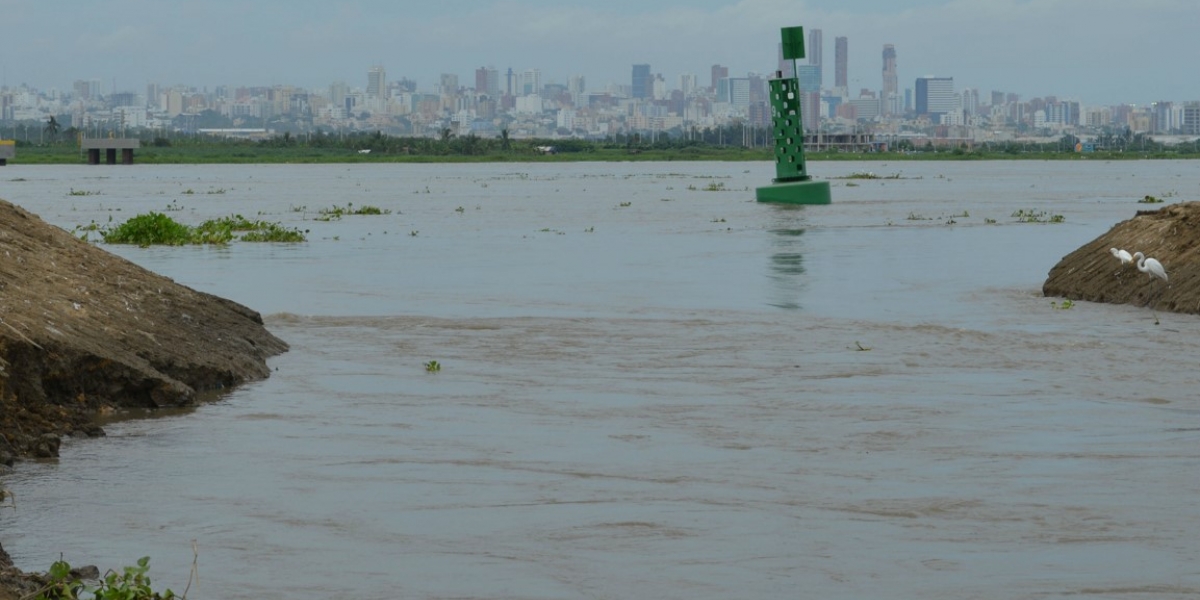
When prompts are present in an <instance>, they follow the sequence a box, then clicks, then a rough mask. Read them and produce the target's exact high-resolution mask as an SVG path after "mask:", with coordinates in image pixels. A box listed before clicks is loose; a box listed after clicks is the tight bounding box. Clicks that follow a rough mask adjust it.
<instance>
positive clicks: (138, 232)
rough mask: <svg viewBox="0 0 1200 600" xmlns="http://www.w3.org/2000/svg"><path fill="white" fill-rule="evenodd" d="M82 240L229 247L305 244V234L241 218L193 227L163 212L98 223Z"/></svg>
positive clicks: (84, 228)
mask: <svg viewBox="0 0 1200 600" xmlns="http://www.w3.org/2000/svg"><path fill="white" fill-rule="evenodd" d="M75 231H76V233H77V234H79V237H80V239H83V240H85V241H86V240H88V239H89V235H90V234H91V233H93V232H94V233H98V234H99V235H100V238H101V239H103V240H104V242H105V243H108V244H136V245H138V246H141V247H143V248H145V247H147V246H183V245H186V244H227V243H229V242H231V241H233V240H235V239H236V240H241V241H243V242H303V241H306V239H307V238H305V235H304V234H305V232H303V231H300V230H299V229H288V228H286V227H284V226H282V225H280V224H279V223H268V222H266V221H250V220H248V219H246V218H245V217H243V216H241V215H232V216H229V217H222V218H220V219H210V220H208V221H205V222H203V223H201V224H200V225H199V226H198V227H189V226H187V225H184V224H183V223H180V222H178V221H176V220H175V219H172V218H171V217H169V216H167V215H164V214H162V213H156V212H149V213H147V214H143V215H138V216H136V217H133V218H131V219H129V220H128V221H125V222H124V223H122V224H120V225H117V226H115V227H114V226H101V225H98V224H97V223H96V222H94V221H93V222H92V223H91V224H89V225H85V226H80V227H76V228H75Z"/></svg>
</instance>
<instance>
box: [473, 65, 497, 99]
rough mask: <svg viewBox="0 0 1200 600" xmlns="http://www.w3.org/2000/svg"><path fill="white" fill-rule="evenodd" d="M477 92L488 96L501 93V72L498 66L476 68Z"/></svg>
mask: <svg viewBox="0 0 1200 600" xmlns="http://www.w3.org/2000/svg"><path fill="white" fill-rule="evenodd" d="M475 93H477V94H483V95H487V96H498V95H500V72H499V71H497V70H496V67H479V68H478V69H475Z"/></svg>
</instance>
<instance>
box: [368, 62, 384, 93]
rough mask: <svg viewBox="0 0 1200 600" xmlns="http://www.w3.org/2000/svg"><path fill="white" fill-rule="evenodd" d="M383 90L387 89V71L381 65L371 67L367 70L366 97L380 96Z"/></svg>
mask: <svg viewBox="0 0 1200 600" xmlns="http://www.w3.org/2000/svg"><path fill="white" fill-rule="evenodd" d="M385 90H387V73H386V72H385V71H384V70H383V67H381V66H378V65H377V66H374V67H371V70H370V71H367V97H368V98H382V97H383V93H384V91H385Z"/></svg>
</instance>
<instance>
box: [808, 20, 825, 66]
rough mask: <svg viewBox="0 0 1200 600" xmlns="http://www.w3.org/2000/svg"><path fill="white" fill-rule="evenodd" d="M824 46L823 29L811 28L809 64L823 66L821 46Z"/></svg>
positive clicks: (809, 33)
mask: <svg viewBox="0 0 1200 600" xmlns="http://www.w3.org/2000/svg"><path fill="white" fill-rule="evenodd" d="M823 47H824V42H822V41H821V30H820V29H811V30H809V32H808V64H810V65H817V66H818V67H819V66H821V48H823Z"/></svg>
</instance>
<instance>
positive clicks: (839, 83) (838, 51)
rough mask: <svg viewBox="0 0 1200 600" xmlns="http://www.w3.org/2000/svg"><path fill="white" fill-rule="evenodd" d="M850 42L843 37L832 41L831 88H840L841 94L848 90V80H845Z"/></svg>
mask: <svg viewBox="0 0 1200 600" xmlns="http://www.w3.org/2000/svg"><path fill="white" fill-rule="evenodd" d="M849 53H850V42H849V40H847V39H846V37H845V36H840V37H836V38H834V40H833V86H834V87H836V88H840V89H841V90H842V91H843V92H845V91H846V90H848V89H850V85H849V83H848V81H849V80H848V79H847V78H846V67H847V65H848V64H849V60H850V56H849Z"/></svg>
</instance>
